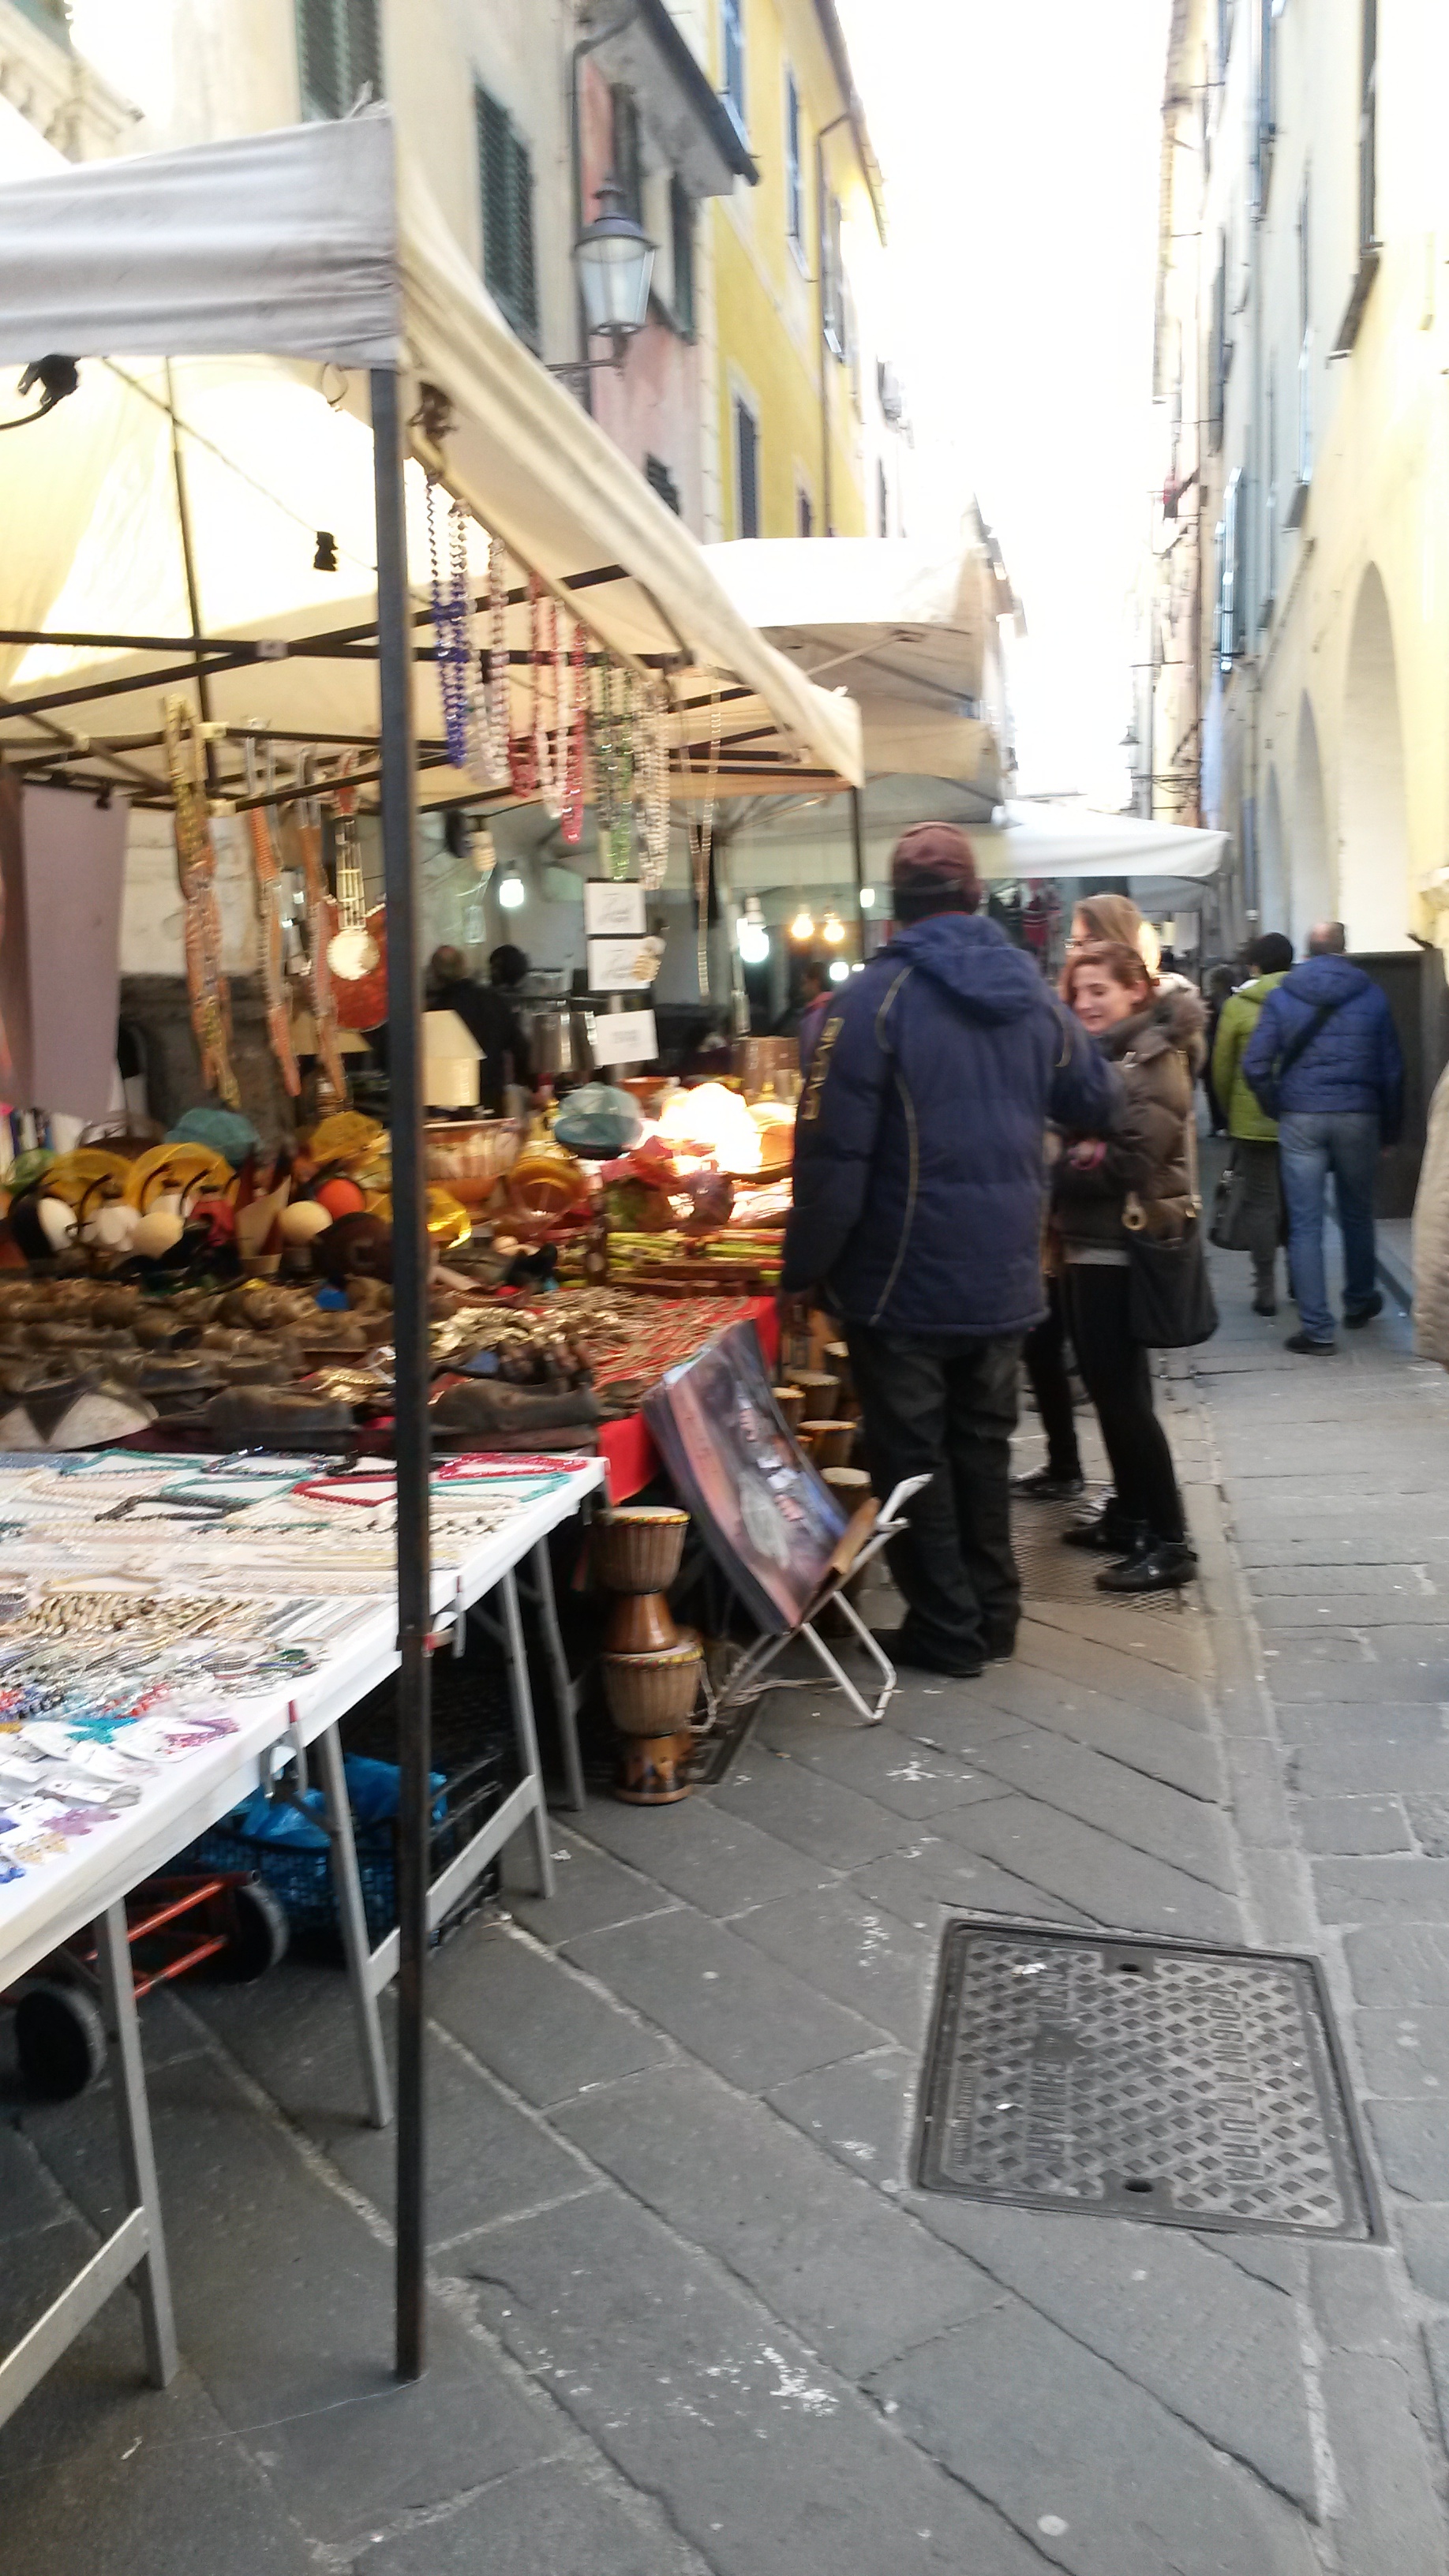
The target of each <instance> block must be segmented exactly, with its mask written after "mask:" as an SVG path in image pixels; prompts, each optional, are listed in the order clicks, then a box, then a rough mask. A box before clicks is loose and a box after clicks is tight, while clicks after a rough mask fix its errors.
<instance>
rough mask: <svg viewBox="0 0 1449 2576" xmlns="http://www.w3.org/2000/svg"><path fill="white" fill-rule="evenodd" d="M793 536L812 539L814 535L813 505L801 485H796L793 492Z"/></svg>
mask: <svg viewBox="0 0 1449 2576" xmlns="http://www.w3.org/2000/svg"><path fill="white" fill-rule="evenodd" d="M795 534H796V536H797V537H813V536H814V534H815V504H814V502H813V501H812V500H811V498H810V495H809V493H808V492H807V491H806V489H805V486H804V484H803V483H800V484H797V486H796V490H795Z"/></svg>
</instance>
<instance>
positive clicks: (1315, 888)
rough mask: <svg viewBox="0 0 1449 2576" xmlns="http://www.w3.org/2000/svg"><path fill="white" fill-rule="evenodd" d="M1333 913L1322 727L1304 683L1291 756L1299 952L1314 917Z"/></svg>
mask: <svg viewBox="0 0 1449 2576" xmlns="http://www.w3.org/2000/svg"><path fill="white" fill-rule="evenodd" d="M1332 914H1333V869H1332V867H1331V865H1330V863H1329V856H1328V818H1327V814H1326V811H1325V807H1324V800H1323V762H1322V759H1321V757H1320V755H1319V749H1318V727H1317V725H1316V724H1315V723H1314V721H1313V707H1312V703H1311V701H1310V699H1309V696H1308V692H1307V690H1306V689H1305V691H1304V693H1303V698H1302V702H1301V704H1300V706H1299V709H1298V740H1297V744H1296V746H1295V750H1294V760H1293V842H1292V848H1291V851H1290V853H1289V866H1288V916H1289V918H1288V928H1289V933H1290V936H1291V938H1292V941H1293V945H1294V947H1295V948H1296V949H1297V951H1298V953H1299V955H1300V957H1301V956H1302V954H1303V944H1304V941H1305V940H1306V939H1307V937H1308V933H1309V931H1310V930H1311V929H1312V927H1313V924H1314V923H1315V921H1324V920H1327V919H1330V918H1331V917H1332Z"/></svg>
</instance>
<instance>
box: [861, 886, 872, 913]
mask: <svg viewBox="0 0 1449 2576" xmlns="http://www.w3.org/2000/svg"><path fill="white" fill-rule="evenodd" d="M860 908H861V911H862V912H873V911H874V910H875V888H874V886H862V887H861V889H860Z"/></svg>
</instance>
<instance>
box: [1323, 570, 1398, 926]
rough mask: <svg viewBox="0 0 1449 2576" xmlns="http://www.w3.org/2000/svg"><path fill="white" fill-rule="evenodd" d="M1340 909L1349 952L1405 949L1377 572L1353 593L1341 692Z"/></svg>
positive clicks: (1389, 696) (1390, 660)
mask: <svg viewBox="0 0 1449 2576" xmlns="http://www.w3.org/2000/svg"><path fill="white" fill-rule="evenodd" d="M1341 741H1342V752H1341V765H1340V769H1339V789H1338V846H1339V872H1338V883H1339V903H1340V905H1341V907H1342V913H1343V919H1344V921H1345V922H1346V923H1347V926H1348V941H1349V946H1350V947H1351V948H1407V947H1408V946H1409V945H1410V940H1409V812H1408V801H1407V798H1406V796H1405V792H1404V738H1403V729H1402V726H1401V725H1400V722H1399V680H1398V670H1397V666H1396V664H1395V661H1394V638H1393V630H1392V628H1391V627H1390V624H1389V603H1388V600H1387V599H1386V598H1385V596H1384V585H1383V582H1382V581H1381V580H1380V578H1379V571H1378V566H1377V565H1376V564H1370V565H1369V568H1368V571H1367V572H1366V573H1365V574H1364V577H1363V581H1362V584H1361V585H1360V588H1359V594H1358V605H1357V607H1356V608H1355V610H1354V617H1353V634H1352V637H1351V639H1350V642H1349V648H1348V675H1347V679H1346V682H1345V688H1344V701H1343V725H1342V731H1341Z"/></svg>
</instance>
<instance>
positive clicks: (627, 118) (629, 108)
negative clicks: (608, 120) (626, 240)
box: [612, 89, 644, 224]
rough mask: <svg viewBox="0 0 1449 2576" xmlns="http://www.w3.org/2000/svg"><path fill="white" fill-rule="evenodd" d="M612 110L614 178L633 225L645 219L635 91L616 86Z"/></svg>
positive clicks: (641, 150) (642, 164)
mask: <svg viewBox="0 0 1449 2576" xmlns="http://www.w3.org/2000/svg"><path fill="white" fill-rule="evenodd" d="M612 99H613V109H614V177H615V178H616V180H617V181H618V183H619V187H620V189H621V191H622V193H623V198H624V203H625V205H626V207H627V208H628V211H629V213H630V214H631V215H632V216H633V218H634V221H635V223H636V224H640V223H642V222H643V220H644V155H643V147H642V144H641V142H640V137H639V108H638V103H637V101H636V99H635V97H634V93H633V91H632V90H629V89H616V90H615V91H613V93H612Z"/></svg>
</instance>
